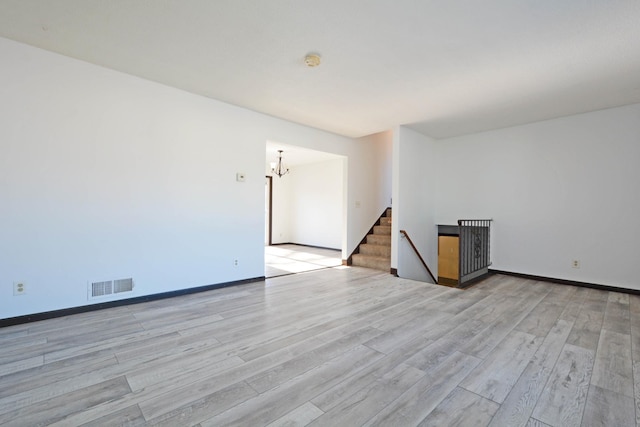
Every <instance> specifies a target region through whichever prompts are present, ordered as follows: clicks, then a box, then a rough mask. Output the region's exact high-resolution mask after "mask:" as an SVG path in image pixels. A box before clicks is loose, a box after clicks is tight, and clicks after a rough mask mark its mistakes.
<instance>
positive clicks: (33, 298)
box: [0, 39, 384, 318]
mask: <svg viewBox="0 0 640 427" xmlns="http://www.w3.org/2000/svg"><path fill="white" fill-rule="evenodd" d="M0 57H2V67H0V82H1V83H0V95H1V96H2V99H3V101H4V102H3V103H2V104H1V105H0V144H1V146H0V147H1V149H2V156H0V200H1V201H2V209H0V318H9V317H14V316H19V315H26V314H32V313H38V312H44V311H49V310H56V309H63V308H68V307H76V306H82V305H86V304H89V303H94V302H95V301H88V300H87V284H88V282H91V281H98V280H107V279H115V278H125V277H133V278H134V280H135V283H136V288H135V290H134V292H133V294H128V295H126V297H131V296H141V295H149V294H154V293H159V292H165V291H171V290H178V289H185V288H190V287H195V286H203V285H208V284H214V283H223V282H228V281H235V280H242V279H248V278H254V277H259V276H262V275H263V274H264V270H263V268H264V251H263V247H264V214H263V213H264V164H265V145H264V144H265V141H267V140H269V139H272V140H278V141H305V143H306V144H308V145H309V146H311V148H314V147H323V148H324V151H330V152H336V153H338V154H343V155H345V156H347V157H349V159H348V161H349V165H350V166H349V171H348V182H349V184H348V185H349V187H348V188H349V192H350V195H349V198H351V197H356V195H358V196H359V197H363V200H364V202H365V204H367V205H368V204H370V203H371V204H374V203H375V201H377V200H378V199H379V198H380V197H382V196H378V194H379V193H380V191H378V190H374V193H375V194H374V195H373V196H371V194H370V193H369V191H370V190H369V188H368V181H369V180H377V179H379V178H378V175H379V174H380V173H381V172H379V169H376V166H377V165H376V164H372V163H371V158H377V156H379V154H378V153H377V151H380V150H383V148H384V147H381V146H377V145H375V144H367V143H366V141H360V140H353V139H350V138H345V137H340V136H337V135H333V134H330V133H326V132H322V131H319V130H315V129H311V128H308V127H304V126H300V125H296V124H293V123H290V122H286V121H283V120H278V119H274V118H272V117H268V116H266V115H261V114H258V113H255V112H251V111H248V110H245V109H242V108H237V107H233V106H230V105H228V104H224V103H221V102H217V101H214V100H211V99H207V98H203V97H199V96H195V95H192V94H189V93H186V92H183V91H180V90H176V89H173V88H169V87H165V86H162V85H159V84H156V83H153V82H149V81H145V80H141V79H138V78H135V77H132V76H129V75H125V74H121V73H118V72H114V71H111V70H107V69H104V68H101V67H97V66H94V65H91V64H87V63H83V62H80V61H76V60H73V59H70V58H66V57H63V56H60V55H57V54H53V53H50V52H46V51H43V50H39V49H36V48H33V47H29V46H26V45H22V44H18V43H15V42H12V41H9V40H6V39H0ZM236 172H244V173H245V174H246V176H247V179H246V182H243V183H240V182H236V180H235V178H236ZM365 197H367V199H365ZM368 197H371V199H375V201H370V200H369V199H368ZM375 210H376V211H377V210H378V209H377V208H376V209H375ZM366 216H367V215H362V212H354V213H353V214H351V212H349V215H348V221H347V226H348V236H347V245H346V246H347V247H355V246H356V245H357V243H358V241H359V238H361V237H359V238H355V237H354V235H357V234H358V233H359V230H360V229H361V228H364V227H369V226H370V224H369V225H366V224H363V222H366V223H369V221H368V218H365V217H366ZM365 219H367V221H365ZM234 259H239V260H240V263H239V266H237V267H234V265H233V260H234ZM14 281H24V282H25V283H26V284H27V288H26V289H27V292H26V295H22V296H19V297H14V296H13V294H12V290H13V282H14Z"/></svg>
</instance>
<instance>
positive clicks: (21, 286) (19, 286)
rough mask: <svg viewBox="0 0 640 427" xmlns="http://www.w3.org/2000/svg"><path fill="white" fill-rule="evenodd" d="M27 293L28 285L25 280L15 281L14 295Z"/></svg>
mask: <svg viewBox="0 0 640 427" xmlns="http://www.w3.org/2000/svg"><path fill="white" fill-rule="evenodd" d="M26 293H27V285H26V283H24V282H13V295H14V296H18V295H24V294H26Z"/></svg>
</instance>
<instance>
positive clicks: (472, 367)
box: [0, 267, 640, 427]
mask: <svg viewBox="0 0 640 427" xmlns="http://www.w3.org/2000/svg"><path fill="white" fill-rule="evenodd" d="M639 369H640V297H639V296H632V295H628V294H624V293H616V292H605V291H599V290H593V289H586V288H578V287H573V286H566V285H557V284H550V283H544V282H535V281H529V280H524V279H518V278H514V277H509V276H500V275H496V276H492V277H490V278H489V279H487V280H485V281H483V282H481V283H479V284H478V285H476V286H473V287H471V288H470V289H467V290H464V291H463V290H458V289H451V288H447V287H440V286H437V285H430V284H425V283H421V282H414V281H410V280H404V279H399V278H395V277H392V276H390V275H389V274H385V273H381V272H377V271H375V270H368V269H363V268H353V267H352V268H349V267H337V268H328V269H323V270H320V271H313V272H308V273H303V274H295V275H288V276H282V277H277V278H274V279H269V280H267V281H266V282H256V283H251V284H246V285H241V286H235V287H229V288H225V289H219V290H214V291H209V292H203V293H199V294H192V295H187V296H183V297H177V298H172V299H166V300H159V301H154V302H149V303H144V304H138V305H131V306H125V307H119V308H112V309H107V310H102V311H94V312H90V313H85V314H79V315H74V316H68V317H61V318H57V319H51V320H47V321H43V322H37V323H30V324H23V325H18V326H12V327H7V328H2V329H0V425H7V426H36V425H57V426H58V425H59V426H63V425H64V426H79V425H89V426H118V425H127V426H136V425H162V426H191V425H199V426H203V427H204V426H226V425H238V426H265V425H266V426H293V425H301V426H302V425H310V426H360V425H383V426H414V425H424V426H429V425H433V426H447V425H458V426H485V425H490V426H546V425H549V426H577V425H585V426H592V425H593V426H633V425H637V423H638V420H639V419H640V406H639V402H640V371H639Z"/></svg>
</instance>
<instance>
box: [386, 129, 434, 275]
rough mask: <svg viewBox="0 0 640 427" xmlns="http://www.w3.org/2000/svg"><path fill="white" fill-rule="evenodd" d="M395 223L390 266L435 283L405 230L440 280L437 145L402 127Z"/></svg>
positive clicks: (396, 137)
mask: <svg viewBox="0 0 640 427" xmlns="http://www.w3.org/2000/svg"><path fill="white" fill-rule="evenodd" d="M393 150H394V151H393V164H394V181H393V188H394V192H393V221H392V234H391V236H392V243H391V247H392V259H391V267H392V268H397V270H398V275H399V276H400V277H404V278H409V279H415V280H421V281H426V282H430V283H432V282H433V280H431V278H430V277H429V274H428V273H427V271H426V270H425V268H424V266H423V265H422V263H421V262H420V260H419V258H418V257H417V255H416V254H415V252H414V250H413V249H412V248H411V245H410V244H409V242H408V241H407V239H406V238H404V237H402V236H401V235H400V230H405V231H407V233H408V234H409V236H410V237H411V240H412V241H413V243H414V244H415V246H416V248H417V249H418V251H419V253H420V255H421V256H422V257H423V259H424V260H425V262H426V263H427V265H428V266H429V268H430V269H431V272H432V273H433V274H434V275H435V276H436V277H437V274H438V273H437V267H438V265H437V264H438V230H437V227H436V223H435V195H436V178H437V177H436V167H435V155H436V154H435V143H434V141H433V140H432V139H431V138H429V137H426V136H424V135H422V134H419V133H417V132H415V131H413V130H411V129H409V128H406V127H404V126H400V127H399V128H397V129H396V130H395V132H394V145H393Z"/></svg>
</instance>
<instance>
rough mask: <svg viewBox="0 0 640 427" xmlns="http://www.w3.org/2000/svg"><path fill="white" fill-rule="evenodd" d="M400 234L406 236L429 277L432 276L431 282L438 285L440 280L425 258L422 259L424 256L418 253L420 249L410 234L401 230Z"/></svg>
mask: <svg viewBox="0 0 640 427" xmlns="http://www.w3.org/2000/svg"><path fill="white" fill-rule="evenodd" d="M400 234H404V237H406V238H407V241H408V242H409V244H410V245H411V247H412V248H413V251H414V252H415V253H416V255H418V258H419V259H420V262H421V263H422V265H423V266H424V268H425V269H426V270H427V273H429V276H431V280H433V283H435V284H438V280H436V278H435V276H434V275H433V273H432V272H431V269H430V268H429V266H428V265H427V263H426V262H425V261H424V258H422V255H420V252H419V251H418V248H416V245H414V244H413V241H412V240H411V237H409V234H408V233H407V232H406V231H405V230H400Z"/></svg>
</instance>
